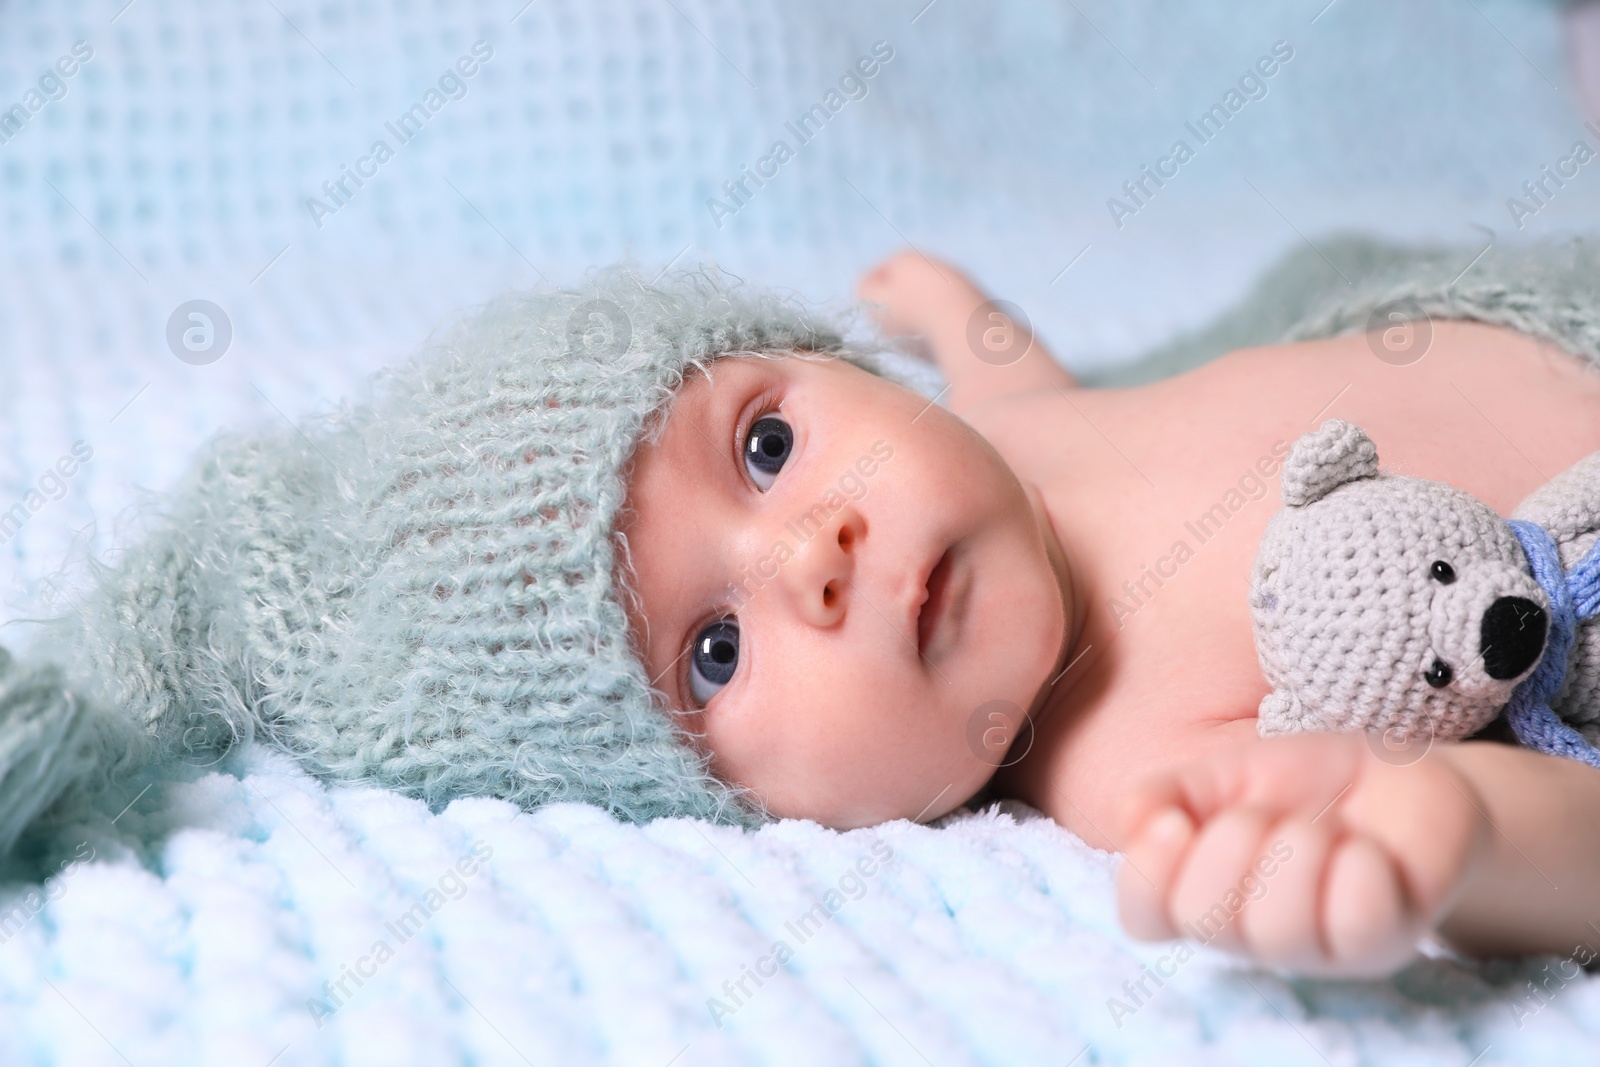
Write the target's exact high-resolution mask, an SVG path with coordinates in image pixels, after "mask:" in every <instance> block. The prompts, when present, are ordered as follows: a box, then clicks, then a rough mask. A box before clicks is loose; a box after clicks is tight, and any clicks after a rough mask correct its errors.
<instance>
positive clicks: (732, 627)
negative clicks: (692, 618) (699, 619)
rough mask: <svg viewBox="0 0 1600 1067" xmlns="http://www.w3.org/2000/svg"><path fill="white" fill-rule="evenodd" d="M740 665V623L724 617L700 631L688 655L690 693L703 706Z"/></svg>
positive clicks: (726, 682)
mask: <svg viewBox="0 0 1600 1067" xmlns="http://www.w3.org/2000/svg"><path fill="white" fill-rule="evenodd" d="M738 666H739V623H738V621H737V620H734V619H722V620H721V621H719V622H714V623H712V624H711V625H710V626H707V627H706V628H705V629H704V630H701V631H700V635H699V636H698V637H696V638H695V639H694V651H693V652H691V653H690V655H689V695H690V696H692V697H694V699H695V703H697V704H699V705H700V706H701V707H704V706H705V704H706V702H707V701H709V700H710V699H711V698H712V697H714V696H716V695H717V693H718V692H719V691H720V690H721V689H722V687H723V686H725V685H727V684H728V682H729V680H730V679H732V678H733V672H734V669H735V668H737V667H738Z"/></svg>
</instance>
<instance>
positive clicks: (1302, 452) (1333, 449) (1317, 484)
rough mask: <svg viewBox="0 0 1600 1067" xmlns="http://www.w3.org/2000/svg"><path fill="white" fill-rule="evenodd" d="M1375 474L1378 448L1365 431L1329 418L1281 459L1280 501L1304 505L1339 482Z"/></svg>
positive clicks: (1327, 492)
mask: <svg viewBox="0 0 1600 1067" xmlns="http://www.w3.org/2000/svg"><path fill="white" fill-rule="evenodd" d="M1377 474H1378V449H1377V447H1376V446H1375V445H1373V443H1372V438H1370V437H1368V436H1367V434H1366V431H1364V430H1362V429H1361V427H1359V426H1357V425H1356V424H1355V423H1352V422H1345V421H1344V420H1343V419H1329V420H1328V421H1327V422H1325V423H1323V424H1322V425H1321V426H1319V427H1318V428H1317V429H1315V430H1312V431H1311V432H1310V433H1308V434H1306V435H1305V436H1304V437H1302V438H1300V440H1298V441H1296V442H1295V443H1294V447H1293V448H1291V449H1290V450H1289V455H1288V457H1287V458H1286V459H1285V460H1284V461H1283V502H1284V504H1286V505H1287V506H1289V507H1291V508H1303V507H1305V506H1306V505H1307V504H1310V503H1313V502H1314V501H1317V500H1321V499H1322V498H1323V497H1325V496H1327V495H1328V494H1329V493H1331V492H1333V491H1334V490H1335V489H1337V488H1339V486H1341V485H1344V484H1346V483H1347V482H1353V481H1357V480H1359V479H1361V478H1375V477H1377Z"/></svg>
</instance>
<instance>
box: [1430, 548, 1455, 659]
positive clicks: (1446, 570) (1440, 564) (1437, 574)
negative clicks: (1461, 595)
mask: <svg viewBox="0 0 1600 1067" xmlns="http://www.w3.org/2000/svg"><path fill="white" fill-rule="evenodd" d="M1428 573H1429V574H1430V575H1432V576H1433V580H1434V581H1436V582H1438V583H1439V584H1440V585H1449V584H1450V583H1451V582H1453V581H1455V580H1456V569H1455V568H1454V567H1452V566H1450V564H1448V563H1446V562H1445V561H1444V560H1442V559H1436V560H1434V561H1433V566H1432V567H1429V568H1428ZM1440 684H1441V685H1443V684H1446V683H1444V682H1441V683H1440Z"/></svg>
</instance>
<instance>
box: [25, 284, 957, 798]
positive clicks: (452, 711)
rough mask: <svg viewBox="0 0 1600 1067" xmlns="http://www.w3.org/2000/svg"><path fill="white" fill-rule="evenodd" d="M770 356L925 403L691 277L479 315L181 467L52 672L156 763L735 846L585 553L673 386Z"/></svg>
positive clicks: (818, 339) (877, 359)
mask: <svg viewBox="0 0 1600 1067" xmlns="http://www.w3.org/2000/svg"><path fill="white" fill-rule="evenodd" d="M781 352H812V353H831V354H834V355H837V356H839V357H842V358H845V359H848V360H851V361H852V362H854V363H856V364H858V365H860V366H862V367H863V368H864V369H867V370H870V371H872V372H874V373H877V374H880V375H884V376H886V377H890V378H892V379H894V380H896V381H899V382H900V383H901V384H904V385H907V386H910V387H912V388H914V389H919V390H922V391H924V392H925V393H926V392H927V391H928V390H929V387H930V386H931V385H932V384H933V383H934V381H935V377H936V376H932V375H930V374H929V373H927V372H921V371H918V370H916V369H914V366H915V365H914V363H912V362H909V361H906V360H905V359H904V358H903V357H902V358H900V359H898V360H897V359H896V358H895V357H894V356H893V355H892V354H887V355H886V354H883V353H881V352H879V351H875V350H870V349H865V348H856V347H854V346H851V345H847V344H846V343H845V341H844V338H843V336H842V335H841V332H840V330H838V329H837V328H835V327H834V326H833V325H831V324H830V323H828V322H827V321H825V320H823V319H821V318H817V317H814V316H812V315H810V314H808V313H806V312H805V311H804V310H802V309H801V308H799V307H797V306H796V305H795V304H794V303H792V302H790V301H787V300H784V299H780V298H778V297H776V296H773V295H771V294H766V293H760V292H752V291H749V290H747V289H744V288H743V287H740V286H738V285H734V284H730V283H729V282H727V281H725V280H723V279H722V278H720V277H717V276H714V275H709V274H705V273H690V274H684V275H679V276H676V277H675V278H674V279H673V280H671V281H670V282H668V283H666V284H664V285H660V286H654V285H648V284H645V283H644V282H643V281H642V280H641V279H640V278H639V276H638V275H636V274H635V273H633V272H632V271H630V270H627V269H621V268H617V269H612V270H609V271H606V272H602V273H600V274H598V275H597V276H596V277H594V278H593V279H592V281H591V283H590V284H588V285H587V286H585V287H583V288H581V289H574V290H567V291H559V292H536V293H516V294H510V295H507V296H504V297H501V298H499V299H497V300H495V301H493V302H491V303H489V304H488V305H487V306H485V307H484V308H483V309H481V311H480V312H478V313H477V314H475V315H473V316H471V317H469V318H467V319H465V320H463V321H461V322H459V323H457V324H456V325H454V326H453V327H451V328H449V329H448V330H447V331H445V332H444V333H443V334H442V335H441V336H440V337H439V338H438V339H437V340H436V341H435V342H434V343H432V344H430V345H429V346H428V347H427V348H426V349H425V350H424V351H423V352H422V353H420V354H419V355H418V356H416V357H414V358H412V359H410V360H409V361H407V362H405V363H403V364H401V365H399V366H397V367H395V368H392V369H390V370H388V371H385V372H383V373H381V374H379V375H378V376H377V377H376V378H375V379H374V381H373V383H372V385H371V387H370V388H369V390H368V392H367V394H366V395H365V396H364V397H363V398H362V399H361V400H359V401H358V402H355V403H348V404H346V405H344V406H342V407H341V408H339V409H338V410H336V411H333V412H331V413H326V414H322V415H320V416H317V417H313V418H309V419H306V420H304V421H303V422H302V423H301V424H300V425H299V426H297V427H295V428H293V430H292V431H291V430H284V431H282V432H267V433H260V434H254V435H232V436H225V437H220V438H217V439H215V440H213V441H212V442H211V443H210V444H208V446H207V447H206V448H205V449H204V451H203V452H202V454H201V456H200V458H199V459H198V461H197V462H196V463H195V464H194V465H193V467H192V468H191V469H190V471H189V473H188V474H187V476H186V477H185V479H184V480H183V482H182V483H181V484H180V485H179V486H178V487H177V489H176V490H174V491H173V492H172V493H170V494H168V495H167V496H166V497H165V506H164V507H163V509H162V511H161V513H160V515H159V517H158V519H157V521H155V522H153V523H151V524H150V528H149V529H148V530H146V531H145V532H144V533H143V535H142V536H141V537H140V538H139V539H138V540H136V541H135V542H134V543H133V544H132V545H131V546H130V547H129V548H128V549H127V551H126V552H125V553H124V554H123V555H122V557H121V558H120V560H118V562H117V563H116V564H115V565H114V566H104V565H97V566H95V567H94V574H93V581H92V583H91V585H90V591H89V594H88V596H87V597H86V598H85V599H84V600H83V602H82V603H81V604H80V605H79V609H80V610H78V611H76V612H74V613H73V614H72V615H69V616H66V617H64V618H62V619H61V620H60V622H59V624H60V625H62V626H64V627H66V628H67V629H68V630H69V631H70V632H69V633H68V634H66V635H65V636H64V640H63V641H61V642H57V643H56V647H58V648H66V649H68V650H69V651H68V654H67V657H66V658H67V663H66V667H67V670H68V675H69V677H71V678H72V679H73V680H74V684H75V685H76V686H78V688H79V690H80V691H81V692H83V693H84V694H85V695H87V696H90V697H92V698H93V699H94V700H95V701H97V702H98V703H99V705H100V706H103V707H106V708H110V709H115V713H116V714H118V715H122V716H127V717H131V718H132V719H133V720H134V721H136V722H137V724H138V725H139V726H140V727H141V728H142V731H143V735H144V736H145V737H147V738H149V739H151V740H152V741H153V742H154V744H153V745H152V746H151V747H152V749H153V751H156V752H158V753H161V754H164V755H165V758H185V759H190V760H193V759H207V760H209V759H214V758H215V755H214V754H215V753H216V752H218V751H219V750H223V749H226V748H227V747H229V746H230V745H232V744H235V743H237V742H238V741H240V740H243V739H245V738H249V737H258V738H263V739H267V740H270V741H271V742H272V743H274V744H276V745H278V746H280V747H281V748H282V749H284V750H285V751H287V752H289V753H292V754H293V755H294V756H296V757H297V758H298V759H299V760H300V761H301V762H302V763H303V764H304V765H305V766H306V767H308V768H309V769H311V770H312V771H314V772H316V773H319V774H322V775H325V776H328V777H331V778H336V779H345V780H359V781H364V782H369V783H372V784H375V785H380V786H385V787H388V788H392V789H396V790H400V791H402V792H405V793H408V794H411V795H414V796H417V797H420V798H422V799H424V800H425V801H427V802H428V803H429V804H430V805H433V806H439V805H442V804H444V803H446V802H448V801H449V800H450V799H452V798H455V797H460V796H469V795H471V796H494V797H503V798H505V799H507V800H509V801H512V802H513V803H516V804H518V805H521V806H523V807H528V808H531V807H534V806H537V805H540V804H543V803H547V802H550V801H558V800H567V801H583V802H588V803H592V804H596V805H599V806H601V807H604V808H606V809H608V810H610V811H612V812H613V813H615V814H616V815H618V816H619V817H622V818H625V819H629V820H635V821H643V820H649V819H652V818H656V817H659V816H664V815H689V816H697V817H702V818H707V819H712V820H718V821H725V822H733V823H745V824H749V823H752V822H754V821H758V820H759V819H760V818H761V817H762V813H761V810H760V805H759V803H757V802H756V801H755V800H754V798H753V797H751V796H749V795H748V794H743V793H741V792H740V791H738V790H735V789H732V788H730V787H728V786H726V785H724V784H723V783H721V782H719V781H718V780H717V779H716V778H714V777H713V776H711V775H710V774H709V773H708V771H707V768H706V764H705V760H704V759H703V758H702V757H700V756H699V755H697V754H696V753H695V752H694V751H693V749H692V748H690V747H689V746H688V744H686V742H685V740H684V739H683V737H682V735H681V734H680V733H678V731H677V729H676V728H675V727H674V725H673V723H672V721H671V718H670V716H669V715H668V714H667V713H666V711H665V708H664V705H663V704H662V703H661V697H660V696H659V694H657V693H656V692H655V691H653V690H652V688H651V686H650V682H649V679H648V678H647V677H646V676H645V673H644V669H643V667H642V665H641V663H640V662H639V660H638V658H637V657H636V656H635V654H634V652H633V651H632V648H631V645H630V641H629V631H628V620H627V614H626V612H625V610H624V608H623V603H624V602H625V601H624V596H625V595H626V592H627V591H626V589H625V588H624V587H623V586H622V585H621V584H620V583H621V581H622V577H621V576H620V575H619V574H618V568H617V561H618V552H617V550H616V534H615V526H616V521H617V518H618V514H619V510H620V509H621V508H622V506H623V503H624V500H625V496H626V491H627V484H626V468H627V465H628V462H629V460H630V458H631V456H632V454H633V452H634V449H635V446H636V445H637V444H638V442H639V440H640V437H641V434H642V432H643V431H644V430H645V428H646V427H647V424H648V421H649V420H650V418H651V416H652V415H654V414H655V413H656V412H658V411H659V410H661V409H662V408H663V407H664V406H665V405H667V404H668V403H669V402H670V400H671V399H672V397H673V396H674V394H675V392H676V390H677V389H678V388H679V386H680V385H681V384H682V382H683V380H684V375H685V373H686V371H689V370H690V369H691V368H693V367H705V366H706V365H708V364H710V363H712V362H713V361H715V360H717V359H721V358H725V357H728V356H732V355H737V354H741V353H781Z"/></svg>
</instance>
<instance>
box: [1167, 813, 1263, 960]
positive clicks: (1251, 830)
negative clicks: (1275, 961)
mask: <svg viewBox="0 0 1600 1067" xmlns="http://www.w3.org/2000/svg"><path fill="white" fill-rule="evenodd" d="M1271 822H1272V820H1271V819H1270V817H1269V816H1268V815H1267V813H1266V812H1264V811H1262V810H1261V809H1259V808H1247V807H1239V808H1229V809H1227V810H1226V811H1224V812H1222V813H1221V814H1220V815H1218V816H1217V817H1216V818H1214V819H1212V820H1211V821H1210V822H1207V823H1206V824H1205V825H1204V826H1202V827H1201V828H1200V831H1199V834H1198V836H1197V838H1196V840H1195V843H1194V845H1193V847H1191V848H1190V849H1189V853H1188V855H1187V856H1185V857H1184V860H1183V865H1182V868H1181V869H1180V870H1179V872H1178V876H1177V880H1176V882H1175V883H1174V884H1173V887H1172V893H1171V895H1170V896H1169V898H1168V916H1169V917H1170V918H1171V919H1172V920H1173V921H1174V922H1175V923H1177V924H1179V925H1180V927H1181V928H1182V929H1183V930H1184V933H1185V934H1186V935H1187V936H1191V937H1199V938H1201V939H1202V940H1204V941H1205V942H1206V943H1208V944H1211V945H1213V946H1215V947H1217V948H1222V949H1231V950H1234V951H1240V950H1243V949H1244V948H1245V947H1246V946H1245V944H1244V938H1243V937H1242V935H1241V932H1240V924H1239V923H1238V922H1236V921H1235V919H1236V918H1237V917H1238V915H1239V913H1240V912H1241V911H1243V910H1244V908H1245V906H1246V905H1247V904H1248V903H1249V900H1250V898H1249V896H1248V895H1247V894H1249V893H1250V892H1252V891H1253V887H1254V885H1255V884H1256V880H1255V878H1254V875H1253V872H1254V870H1255V866H1256V862H1257V861H1258V860H1259V859H1260V858H1261V856H1262V853H1263V851H1264V849H1265V848H1266V844H1267V843H1266V836H1267V829H1268V827H1269V826H1270V825H1271Z"/></svg>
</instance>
